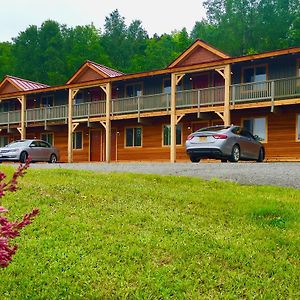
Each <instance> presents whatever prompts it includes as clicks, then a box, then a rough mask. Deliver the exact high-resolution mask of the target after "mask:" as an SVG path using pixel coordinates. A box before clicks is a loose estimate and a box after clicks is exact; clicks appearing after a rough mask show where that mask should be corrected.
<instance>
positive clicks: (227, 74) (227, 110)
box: [223, 65, 231, 125]
mask: <svg viewBox="0 0 300 300" xmlns="http://www.w3.org/2000/svg"><path fill="white" fill-rule="evenodd" d="M224 79H225V97H224V114H223V116H224V119H223V121H224V125H230V123H231V120H230V86H231V66H230V65H227V66H225V68H224Z"/></svg>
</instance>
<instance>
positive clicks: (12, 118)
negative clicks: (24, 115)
mask: <svg viewBox="0 0 300 300" xmlns="http://www.w3.org/2000/svg"><path fill="white" fill-rule="evenodd" d="M20 122H21V111H20V110H13V111H8V112H1V113H0V125H8V124H19V123H20Z"/></svg>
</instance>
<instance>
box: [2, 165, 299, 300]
mask: <svg viewBox="0 0 300 300" xmlns="http://www.w3.org/2000/svg"><path fill="white" fill-rule="evenodd" d="M1 169H2V170H3V169H4V171H6V172H9V173H10V174H11V173H12V171H13V169H12V168H9V167H6V168H1ZM20 182H21V184H20V187H21V189H20V190H19V191H18V192H17V193H14V194H9V195H8V196H6V197H4V198H3V201H2V205H3V206H5V207H7V208H9V209H10V210H11V211H10V214H9V216H10V219H11V220H14V219H16V218H20V217H21V215H23V214H24V213H26V212H29V211H31V209H32V208H33V207H38V208H40V214H39V215H38V216H37V218H36V219H35V221H34V223H33V224H31V225H29V226H27V227H26V228H25V229H24V230H23V231H22V234H21V237H20V238H18V239H17V243H18V244H19V250H18V252H17V254H16V255H15V256H14V259H13V261H12V263H11V264H10V266H9V267H8V268H6V269H0V299H1V300H2V299H171V298H172V299H203V298H206V299H215V298H226V299H227V298H230V299H236V298H246V299H247V298H249V299H253V298H258V299H261V298H262V299H299V298H300V191H299V190H294V189H289V188H276V187H263V186H260V187H257V186H241V185H238V184H233V183H224V182H221V181H219V180H213V181H209V182H206V181H202V180H199V179H196V178H187V177H171V176H156V175H134V174H100V173H93V172H79V171H67V170H62V169H60V170H30V169H29V171H28V173H27V174H26V176H25V177H24V178H22V179H21V180H20Z"/></svg>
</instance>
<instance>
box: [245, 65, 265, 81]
mask: <svg viewBox="0 0 300 300" xmlns="http://www.w3.org/2000/svg"><path fill="white" fill-rule="evenodd" d="M243 79H244V82H245V83H250V82H259V81H266V80H267V67H266V66H255V67H250V68H246V69H244V71H243Z"/></svg>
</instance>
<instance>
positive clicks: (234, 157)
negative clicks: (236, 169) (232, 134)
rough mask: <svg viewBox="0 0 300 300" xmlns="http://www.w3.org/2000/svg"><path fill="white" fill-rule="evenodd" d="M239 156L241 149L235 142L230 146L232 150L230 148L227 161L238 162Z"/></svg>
mask: <svg viewBox="0 0 300 300" xmlns="http://www.w3.org/2000/svg"><path fill="white" fill-rule="evenodd" d="M240 157H241V150H240V147H239V145H237V144H235V145H234V146H233V147H232V150H231V156H230V158H229V161H230V162H235V163H236V162H238V161H239V160H240Z"/></svg>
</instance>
